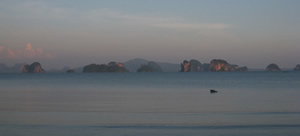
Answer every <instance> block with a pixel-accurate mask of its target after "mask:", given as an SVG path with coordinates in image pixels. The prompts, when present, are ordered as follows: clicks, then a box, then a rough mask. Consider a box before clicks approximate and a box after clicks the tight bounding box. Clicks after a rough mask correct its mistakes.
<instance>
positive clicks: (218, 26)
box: [154, 22, 229, 30]
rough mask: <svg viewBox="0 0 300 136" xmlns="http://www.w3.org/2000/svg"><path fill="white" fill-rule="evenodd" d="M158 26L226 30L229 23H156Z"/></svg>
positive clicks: (179, 28) (178, 28) (181, 28)
mask: <svg viewBox="0 0 300 136" xmlns="http://www.w3.org/2000/svg"><path fill="white" fill-rule="evenodd" d="M154 26H156V27H162V28H170V29H177V30H224V29H227V28H229V25H227V24H189V23H173V22H171V23H162V24H155V25H154Z"/></svg>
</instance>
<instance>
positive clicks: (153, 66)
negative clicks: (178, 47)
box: [137, 61, 163, 72]
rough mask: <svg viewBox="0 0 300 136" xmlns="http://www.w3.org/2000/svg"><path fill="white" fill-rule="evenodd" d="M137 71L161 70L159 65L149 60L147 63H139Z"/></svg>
mask: <svg viewBox="0 0 300 136" xmlns="http://www.w3.org/2000/svg"><path fill="white" fill-rule="evenodd" d="M137 72H163V70H162V68H161V67H160V65H158V64H157V63H155V62H154V61H149V62H148V64H147V65H145V64H143V65H141V67H140V68H139V69H137Z"/></svg>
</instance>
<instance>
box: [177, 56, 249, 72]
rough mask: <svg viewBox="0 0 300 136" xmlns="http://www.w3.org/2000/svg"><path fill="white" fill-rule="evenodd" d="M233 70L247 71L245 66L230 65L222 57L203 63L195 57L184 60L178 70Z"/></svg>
mask: <svg viewBox="0 0 300 136" xmlns="http://www.w3.org/2000/svg"><path fill="white" fill-rule="evenodd" d="M207 71H212V72H229V71H231V72H233V71H248V68H247V67H246V66H244V67H239V66H238V65H231V64H229V63H228V62H227V61H225V60H222V59H214V60H212V61H211V62H210V64H207V63H204V64H203V65H202V64H201V63H200V62H199V61H198V60H195V59H192V60H190V61H187V60H184V61H183V63H181V70H180V72H207Z"/></svg>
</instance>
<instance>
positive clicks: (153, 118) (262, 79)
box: [0, 71, 300, 136]
mask: <svg viewBox="0 0 300 136" xmlns="http://www.w3.org/2000/svg"><path fill="white" fill-rule="evenodd" d="M210 89H214V90H216V91H218V92H217V93H210ZM202 135H203V136H299V135H300V72H294V71H285V72H262V71H260V72H199V73H180V72H178V73H75V74H67V73H61V74H50V73H48V74H47V73H45V74H21V73H19V74H0V136H202Z"/></svg>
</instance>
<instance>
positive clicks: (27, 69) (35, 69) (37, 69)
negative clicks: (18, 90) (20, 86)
mask: <svg viewBox="0 0 300 136" xmlns="http://www.w3.org/2000/svg"><path fill="white" fill-rule="evenodd" d="M22 73H45V70H44V69H43V68H42V65H41V64H40V63H39V62H34V63H32V64H31V65H28V64H25V65H23V67H22Z"/></svg>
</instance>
